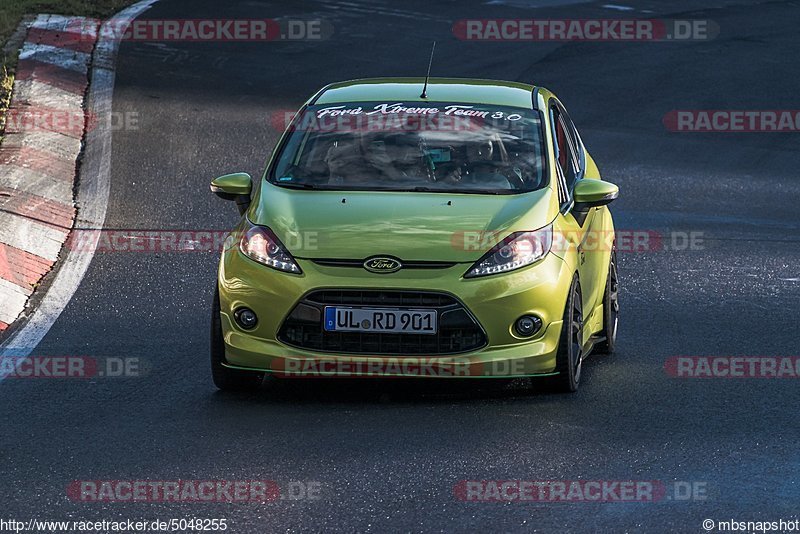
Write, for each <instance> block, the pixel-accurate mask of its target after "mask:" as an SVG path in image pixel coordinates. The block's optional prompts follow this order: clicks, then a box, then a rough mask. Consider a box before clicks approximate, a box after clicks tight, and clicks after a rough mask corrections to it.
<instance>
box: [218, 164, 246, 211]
mask: <svg viewBox="0 0 800 534" xmlns="http://www.w3.org/2000/svg"><path fill="white" fill-rule="evenodd" d="M252 190H253V179H252V178H250V175H249V174H247V173H246V172H235V173H233V174H225V175H223V176H220V177H218V178H214V179H213V180H212V181H211V192H212V193H214V194H215V195H217V196H218V197H219V198H222V199H224V200H235V201H236V207H237V208H238V209H239V213H240V214H242V215H243V214H244V213H245V212H246V211H247V208H248V207H249V206H250V193H251V191H252Z"/></svg>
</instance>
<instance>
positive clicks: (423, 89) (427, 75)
mask: <svg viewBox="0 0 800 534" xmlns="http://www.w3.org/2000/svg"><path fill="white" fill-rule="evenodd" d="M434 50H436V41H434V42H433V46H432V47H431V59H430V60H429V61H428V74H426V75H425V85H423V86H422V94H421V95H419V97H420V98H428V94H427V91H428V78H430V76H431V65H432V64H433V51H434Z"/></svg>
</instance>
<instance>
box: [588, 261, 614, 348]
mask: <svg viewBox="0 0 800 534" xmlns="http://www.w3.org/2000/svg"><path fill="white" fill-rule="evenodd" d="M618 324H619V278H618V277H617V252H616V251H612V252H611V261H609V262H608V277H607V278H606V290H605V292H604V293H603V330H602V331H601V332H600V334H599V335H600V336H602V337H604V338H605V339H604V340H603V341H600V342H599V343H597V345H595V347H594V350H595V351H596V352H599V353H600V354H613V353H614V349H615V348H616V347H617V327H618Z"/></svg>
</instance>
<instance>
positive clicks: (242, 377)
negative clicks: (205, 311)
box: [211, 288, 264, 391]
mask: <svg viewBox="0 0 800 534" xmlns="http://www.w3.org/2000/svg"><path fill="white" fill-rule="evenodd" d="M219 313H220V309H219V288H215V289H214V303H213V305H212V306H211V378H212V379H213V380H214V385H215V386H217V387H218V388H219V389H221V390H222V391H253V390H256V389H258V388H259V387H260V386H261V383H262V382H263V380H264V373H259V372H257V371H242V370H239V369H230V368H228V367H225V366H224V365H222V364H223V363H224V362H225V344H224V342H223V341H222V322H221V320H220V316H219Z"/></svg>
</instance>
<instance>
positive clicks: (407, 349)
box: [211, 78, 619, 391]
mask: <svg viewBox="0 0 800 534" xmlns="http://www.w3.org/2000/svg"><path fill="white" fill-rule="evenodd" d="M424 84H425V88H423V85H424ZM211 190H212V191H213V192H214V193H216V194H217V195H218V196H220V197H222V198H225V199H228V200H234V201H236V203H237V205H238V207H239V210H240V213H242V218H241V221H240V222H239V224H238V225H237V227H236V228H235V229H234V230H233V231H232V232H231V234H230V236H229V237H228V239H227V241H226V246H225V249H224V251H223V253H222V257H221V261H220V264H219V275H218V280H217V290H216V291H215V295H214V303H213V312H212V325H211V366H212V375H213V379H214V383H215V384H216V386H217V387H219V388H220V389H223V390H241V389H247V388H254V387H258V386H259V385H260V383H261V382H262V380H263V378H264V376H265V375H266V374H271V375H275V376H280V377H294V376H315V377H316V376H362V377H368V376H405V377H423V376H424V377H458V378H516V377H523V376H524V377H541V380H542V381H545V382H546V383H549V385H550V386H551V387H552V388H553V389H555V390H559V391H575V390H576V389H577V388H578V385H579V381H580V376H581V364H582V361H583V359H584V358H585V357H586V356H587V355H588V354H589V352H590V351H595V352H602V353H610V352H612V351H613V350H614V345H615V338H616V333H617V316H618V310H619V306H618V300H617V294H618V286H617V269H616V259H615V254H614V225H613V221H612V218H611V213H610V212H609V210H608V208H607V205H608V204H609V203H610V202H611V201H612V200H614V199H615V198H616V197H617V194H618V188H617V187H616V186H615V185H613V184H610V183H608V182H604V181H602V180H601V178H600V173H599V172H598V169H597V166H596V165H595V163H594V161H593V160H592V158H591V157H590V156H589V153H588V152H587V151H586V149H585V147H584V145H583V142H582V140H581V137H580V136H579V135H578V132H577V131H576V129H575V126H574V125H573V123H572V121H571V120H570V117H569V115H568V114H567V112H566V110H565V109H564V107H563V106H562V105H561V103H560V102H559V101H558V99H557V98H556V97H555V95H553V94H552V93H551V92H550V91H548V90H546V89H544V88H542V87H536V86H531V85H526V84H522V83H515V82H500V81H489V80H472V79H444V78H440V79H435V78H432V79H430V80H429V81H426V80H424V79H418V78H381V79H365V80H356V81H349V82H342V83H335V84H332V85H329V86H327V87H325V88H323V89H322V90H320V91H319V92H318V93H317V94H315V95H314V96H313V97H312V98H311V99H310V100H308V102H306V104H305V105H304V106H303V107H302V108H301V109H300V111H299V112H298V113H297V114H295V115H294V117H293V119H292V120H291V122H290V124H288V127H287V128H286V131H285V132H284V134H283V135H282V137H281V139H280V141H279V142H278V144H277V146H276V148H275V149H274V151H273V153H272V156H271V157H270V159H269V162H268V164H267V167H266V171H265V172H264V175H263V177H262V178H261V179H260V180H256V181H253V180H251V178H250V176H249V175H247V174H245V173H236V174H228V175H225V176H221V177H219V178H217V179H215V180H214V181H213V182H212V183H211ZM535 383H539V381H534V384H535Z"/></svg>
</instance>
